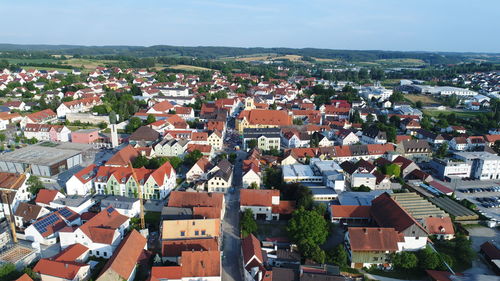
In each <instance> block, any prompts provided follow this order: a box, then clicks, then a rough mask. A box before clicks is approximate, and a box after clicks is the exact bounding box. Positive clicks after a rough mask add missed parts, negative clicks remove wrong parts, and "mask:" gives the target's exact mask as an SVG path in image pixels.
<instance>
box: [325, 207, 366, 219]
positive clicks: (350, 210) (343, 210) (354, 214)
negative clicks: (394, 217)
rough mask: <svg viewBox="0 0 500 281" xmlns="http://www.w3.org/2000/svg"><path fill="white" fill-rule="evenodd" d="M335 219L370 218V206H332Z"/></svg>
mask: <svg viewBox="0 0 500 281" xmlns="http://www.w3.org/2000/svg"><path fill="white" fill-rule="evenodd" d="M331 212H332V217H334V218H370V206H360V205H359V206H358V205H355V206H349V205H331Z"/></svg>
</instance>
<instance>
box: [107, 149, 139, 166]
mask: <svg viewBox="0 0 500 281" xmlns="http://www.w3.org/2000/svg"><path fill="white" fill-rule="evenodd" d="M138 156H139V152H138V151H137V150H136V149H135V148H133V147H132V146H131V145H127V146H125V147H124V148H122V149H121V150H119V151H118V152H116V153H115V154H114V155H113V156H112V157H111V158H110V159H109V160H108V161H107V162H106V166H123V167H128V165H129V164H130V162H133V161H134V160H135V158H137V157H138Z"/></svg>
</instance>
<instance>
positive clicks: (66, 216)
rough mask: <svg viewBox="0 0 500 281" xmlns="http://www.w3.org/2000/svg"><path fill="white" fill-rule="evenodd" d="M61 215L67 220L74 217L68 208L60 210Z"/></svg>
mask: <svg viewBox="0 0 500 281" xmlns="http://www.w3.org/2000/svg"><path fill="white" fill-rule="evenodd" d="M59 213H60V214H61V215H62V216H63V217H65V218H69V217H71V216H72V215H73V213H72V212H71V211H70V210H68V209H66V208H64V209H61V210H59Z"/></svg>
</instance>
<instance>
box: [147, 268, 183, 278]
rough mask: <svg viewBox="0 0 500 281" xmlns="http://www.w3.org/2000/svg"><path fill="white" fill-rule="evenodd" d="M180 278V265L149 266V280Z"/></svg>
mask: <svg viewBox="0 0 500 281" xmlns="http://www.w3.org/2000/svg"><path fill="white" fill-rule="evenodd" d="M164 279H167V280H170V279H174V280H180V279H182V267H181V266H153V267H152V268H151V281H159V280H164Z"/></svg>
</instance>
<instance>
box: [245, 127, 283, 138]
mask: <svg viewBox="0 0 500 281" xmlns="http://www.w3.org/2000/svg"><path fill="white" fill-rule="evenodd" d="M280 132H281V129H280V128H245V129H243V138H244V139H257V138H260V137H261V136H265V137H266V138H279V137H280V136H281V134H280Z"/></svg>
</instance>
